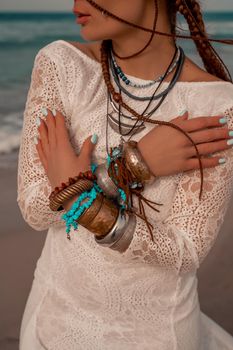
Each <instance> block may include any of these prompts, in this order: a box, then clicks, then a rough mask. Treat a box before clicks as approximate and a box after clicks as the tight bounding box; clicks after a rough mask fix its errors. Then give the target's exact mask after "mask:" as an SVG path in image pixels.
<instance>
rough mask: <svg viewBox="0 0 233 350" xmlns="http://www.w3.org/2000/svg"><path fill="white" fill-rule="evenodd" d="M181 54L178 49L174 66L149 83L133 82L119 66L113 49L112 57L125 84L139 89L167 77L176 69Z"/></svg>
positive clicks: (116, 69)
mask: <svg viewBox="0 0 233 350" xmlns="http://www.w3.org/2000/svg"><path fill="white" fill-rule="evenodd" d="M176 48H177V46H176ZM179 56H180V51H178V53H177V57H176V59H175V61H174V62H173V64H172V66H171V67H170V69H169V70H168V71H167V72H166V73H164V74H163V75H161V76H159V78H157V79H155V80H152V81H150V82H149V83H146V84H137V83H134V82H132V80H130V79H129V78H128V77H127V76H126V75H125V73H124V72H123V71H122V69H121V67H120V66H118V64H117V62H116V59H115V57H114V55H113V52H112V50H111V59H112V62H113V64H114V67H115V71H116V73H117V75H118V76H119V77H120V79H121V80H122V81H123V82H124V83H125V85H129V86H131V87H135V88H139V89H145V88H147V87H150V86H152V85H154V84H156V83H159V82H160V81H161V80H163V79H165V78H166V76H167V75H168V74H170V73H171V72H172V71H173V70H174V68H175V67H176V65H177V63H178V61H179Z"/></svg>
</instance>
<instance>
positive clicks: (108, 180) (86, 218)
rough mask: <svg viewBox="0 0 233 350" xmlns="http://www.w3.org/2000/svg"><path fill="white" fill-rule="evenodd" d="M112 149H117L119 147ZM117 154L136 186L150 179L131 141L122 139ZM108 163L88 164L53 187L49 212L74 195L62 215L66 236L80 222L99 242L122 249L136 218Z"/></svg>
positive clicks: (126, 244) (129, 240)
mask: <svg viewBox="0 0 233 350" xmlns="http://www.w3.org/2000/svg"><path fill="white" fill-rule="evenodd" d="M116 149H117V150H118V151H119V148H117V147H116ZM116 153H117V152H115V155H116ZM119 156H121V157H124V158H125V161H126V166H127V168H128V171H130V172H131V173H132V175H133V177H132V178H134V179H135V180H136V182H138V183H137V186H139V187H140V183H151V182H152V181H153V180H154V178H155V177H154V176H153V175H152V174H151V173H150V171H149V169H148V167H147V166H146V164H145V162H144V161H143V159H142V156H141V154H140V152H139V151H138V149H137V143H136V142H135V141H129V142H125V144H124V147H123V153H122V154H120V153H118V154H117V155H116V157H119ZM109 164H110V162H109V158H107V161H106V162H105V163H103V164H100V165H99V166H97V165H95V164H92V165H91V168H92V170H91V171H87V172H85V173H80V174H79V175H78V176H76V177H74V178H69V181H68V182H67V183H62V184H61V187H60V188H59V187H56V188H55V190H54V191H53V192H52V193H51V194H50V196H49V200H50V203H49V207H50V209H51V210H53V211H60V210H63V206H62V205H63V203H64V202H65V201H67V200H68V199H70V198H72V197H74V196H75V195H77V194H78V197H77V199H76V201H75V202H74V203H73V205H72V207H71V209H70V210H69V211H67V212H66V213H65V214H63V215H62V219H64V220H65V222H66V233H67V238H68V239H69V240H70V239H71V238H70V230H71V227H73V228H74V230H75V231H76V230H77V228H78V225H79V224H80V225H81V226H83V227H85V228H86V229H88V230H89V231H90V232H92V233H94V236H95V241H96V243H98V244H99V245H102V246H103V247H108V248H111V249H113V250H117V251H119V252H124V251H125V250H126V249H127V247H128V246H129V244H130V242H131V240H132V238H133V233H134V230H135V226H136V217H135V215H133V212H132V211H131V212H130V211H129V210H125V209H126V194H125V192H124V190H123V189H122V188H120V187H119V186H117V183H116V181H114V179H113V178H112V177H111V176H109V173H108V167H109ZM94 173H95V174H94ZM131 186H133V184H131Z"/></svg>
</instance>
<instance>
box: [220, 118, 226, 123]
mask: <svg viewBox="0 0 233 350" xmlns="http://www.w3.org/2000/svg"><path fill="white" fill-rule="evenodd" d="M219 123H220V124H226V123H227V120H226V118H221V119H219Z"/></svg>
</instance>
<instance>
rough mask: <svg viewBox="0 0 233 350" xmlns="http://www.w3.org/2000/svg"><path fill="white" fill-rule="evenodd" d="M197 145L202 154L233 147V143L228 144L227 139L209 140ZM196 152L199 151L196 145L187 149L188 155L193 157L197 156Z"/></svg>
mask: <svg viewBox="0 0 233 350" xmlns="http://www.w3.org/2000/svg"><path fill="white" fill-rule="evenodd" d="M196 146H197V149H198V152H199V153H200V155H207V154H212V153H216V152H220V151H224V150H226V149H230V148H232V145H228V144H227V141H226V140H221V141H216V142H207V143H203V144H199V145H196ZM196 154H197V153H196V149H195V147H194V146H193V147H190V148H188V149H187V153H186V156H188V157H193V156H196Z"/></svg>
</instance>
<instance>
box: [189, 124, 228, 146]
mask: <svg viewBox="0 0 233 350" xmlns="http://www.w3.org/2000/svg"><path fill="white" fill-rule="evenodd" d="M190 136H191V138H192V139H193V141H194V142H195V143H196V144H198V143H204V142H210V141H215V140H224V139H228V138H230V134H229V129H228V127H223V128H213V129H206V130H199V131H195V132H192V133H191V134H190ZM189 142H190V141H189Z"/></svg>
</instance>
